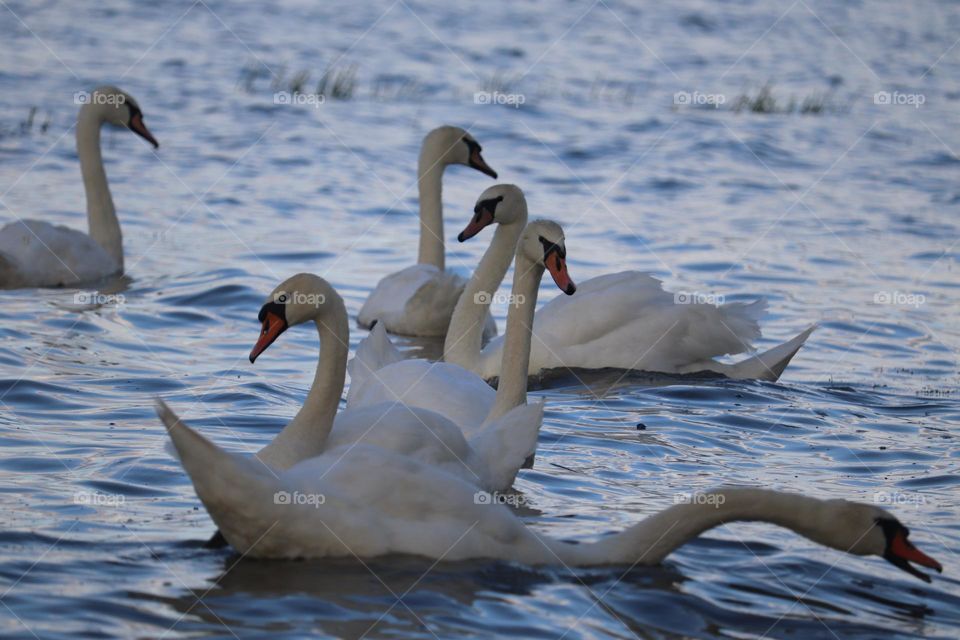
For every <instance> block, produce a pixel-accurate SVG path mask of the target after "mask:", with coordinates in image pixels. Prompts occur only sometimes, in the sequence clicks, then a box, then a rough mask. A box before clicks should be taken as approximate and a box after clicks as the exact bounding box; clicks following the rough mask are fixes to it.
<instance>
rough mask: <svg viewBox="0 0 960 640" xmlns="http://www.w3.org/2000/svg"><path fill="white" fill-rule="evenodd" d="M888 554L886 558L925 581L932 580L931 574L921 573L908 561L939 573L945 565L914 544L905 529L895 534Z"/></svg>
mask: <svg viewBox="0 0 960 640" xmlns="http://www.w3.org/2000/svg"><path fill="white" fill-rule="evenodd" d="M887 554H888V555H887V556H886V558H887V560H889V561H890V562H891V563H892V564H894V565H895V566H897V567H899V568H901V569H903V570H904V571H906V572H908V573H910V574H912V575H915V576H917V577H918V578H920V579H921V580H923V581H924V582H930V576H928V575H926V574H924V573H920V572H919V571H917V570H916V569H914V568H913V567H911V566H910V565H909V564H907V563H908V562H913V563H915V564H918V565H920V566H921V567H927V568H928V569H933V570H935V571H937V572H938V573H943V566H941V564H940V563H939V562H937V561H936V560H934V559H933V558H931V557H930V556H928V555H927V554H925V553H924V552H922V551H920V549H917V548H916V547H915V546H913V543H912V542H910V541H909V540H907V536H906V534H905V533H904V532H903V530H900V531H897V532H896V533H895V534H894V536H893V540H892V541H891V542H890V548H889V550H888V551H887Z"/></svg>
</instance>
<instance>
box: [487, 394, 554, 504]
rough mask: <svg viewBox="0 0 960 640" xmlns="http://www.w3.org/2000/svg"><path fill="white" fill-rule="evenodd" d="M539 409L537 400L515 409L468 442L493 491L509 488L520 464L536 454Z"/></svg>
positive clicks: (541, 408)
mask: <svg viewBox="0 0 960 640" xmlns="http://www.w3.org/2000/svg"><path fill="white" fill-rule="evenodd" d="M543 406H544V404H543V401H542V400H541V401H540V402H533V403H530V404H525V405H521V406H519V407H515V408H513V409H511V410H510V411H509V412H507V413H506V414H504V415H503V416H501V417H500V418H498V419H497V420H493V421H491V422H489V423H487V424H486V425H484V428H483V430H482V431H480V433H478V434H477V435H475V436H473V437H472V438H470V439H469V443H470V446H471V448H472V449H473V451H474V452H475V454H476V456H477V458H478V459H479V460H480V464H481V465H482V466H483V469H484V470H485V471H486V473H487V474H489V476H490V481H489V486H491V487H493V490H495V491H500V490H505V489H509V488H510V487H511V486H512V485H513V481H514V480H515V479H516V477H517V473H518V472H519V471H520V469H521V468H522V467H523V464H524V462H526V460H527V458H529V457H530V456H532V455H533V454H534V453H535V452H536V450H537V436H539V434H540V426H541V425H542V424H543Z"/></svg>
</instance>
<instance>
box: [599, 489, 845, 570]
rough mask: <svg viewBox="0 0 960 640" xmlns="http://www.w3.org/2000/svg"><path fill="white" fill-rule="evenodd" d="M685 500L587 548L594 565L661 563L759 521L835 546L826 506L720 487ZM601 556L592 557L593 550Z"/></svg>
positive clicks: (786, 496)
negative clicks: (714, 535) (722, 530)
mask: <svg viewBox="0 0 960 640" xmlns="http://www.w3.org/2000/svg"><path fill="white" fill-rule="evenodd" d="M684 499H685V501H684V502H683V503H681V504H677V505H674V506H672V507H670V508H668V509H665V510H663V511H661V512H660V513H657V514H656V515H653V516H651V517H649V518H647V519H646V520H644V521H643V522H641V523H640V524H638V525H635V526H634V527H631V528H630V529H627V530H626V531H624V532H622V533H620V534H617V535H614V536H611V537H609V538H606V539H604V540H601V541H599V542H597V543H595V544H594V545H590V546H592V547H595V549H593V550H591V549H589V547H588V548H587V549H584V551H586V552H587V555H588V556H592V558H591V559H592V561H600V562H627V561H629V562H635V561H637V558H640V559H641V560H642V562H643V564H656V563H659V562H660V561H661V560H663V558H665V557H666V556H667V555H669V554H670V553H671V552H672V551H674V550H675V549H677V548H679V547H681V546H683V545H684V544H686V543H687V542H689V541H690V540H693V539H694V538H696V537H697V536H699V535H700V534H702V533H703V532H705V531H707V530H709V529H712V528H714V527H718V526H720V525H724V524H729V523H731V522H738V521H757V522H767V523H770V524H775V525H778V526H781V527H784V528H786V529H790V530H791V531H794V532H796V533H798V534H800V535H802V536H804V537H806V538H808V539H810V540H813V541H814V542H818V543H820V544H824V545H827V546H832V547H834V548H838V543H837V542H836V541H831V533H832V532H833V527H832V525H833V526H835V525H836V524H837V523H835V522H833V521H832V519H831V518H830V517H829V515H828V514H826V513H825V512H824V504H825V503H824V501H821V500H817V499H816V498H809V497H806V496H801V495H797V494H790V493H781V492H778V491H772V490H767V489H748V488H721V489H717V490H714V491H708V492H705V493H697V494H692V495H689V496H684ZM594 550H595V551H597V552H599V553H592V551H594Z"/></svg>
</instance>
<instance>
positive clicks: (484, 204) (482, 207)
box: [473, 196, 503, 222]
mask: <svg viewBox="0 0 960 640" xmlns="http://www.w3.org/2000/svg"><path fill="white" fill-rule="evenodd" d="M501 202H503V196H497V197H496V198H490V199H489V200H481V201H480V202H478V203H477V206H475V207H474V208H473V213H474V214H475V215H474V217H473V219H474V221H475V222H480V216H482V215H483V212H484V211H486V212H488V213H489V214H490V217H491V218H493V219H496V217H497V205H498V204H500V203H501Z"/></svg>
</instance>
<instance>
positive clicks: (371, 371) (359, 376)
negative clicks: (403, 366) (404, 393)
mask: <svg viewBox="0 0 960 640" xmlns="http://www.w3.org/2000/svg"><path fill="white" fill-rule="evenodd" d="M401 360H403V354H402V353H400V350H399V349H397V348H396V347H395V346H393V343H392V342H390V336H388V335H387V329H386V327H385V326H384V324H383V323H381V322H378V323H377V324H376V325H375V326H374V327H373V328H372V329H371V330H370V335H368V336H367V337H366V338H364V339H363V340H361V341H360V344H359V345H358V346H357V353H356V355H355V356H354V357H353V358H351V359H350V362H349V363H347V371H348V372H349V373H350V389H349V391H347V404H348V405H349V404H351V402H352V401H353V399H354V397H355V396H357V395H358V394H359V392H360V390H361V389H362V388H363V387H364V386H365V385H367V384H369V383H370V380H371V378H375V376H376V372H377V371H379V370H380V369H383V368H384V367H386V366H387V365H390V364H393V363H395V362H400V361H401Z"/></svg>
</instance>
